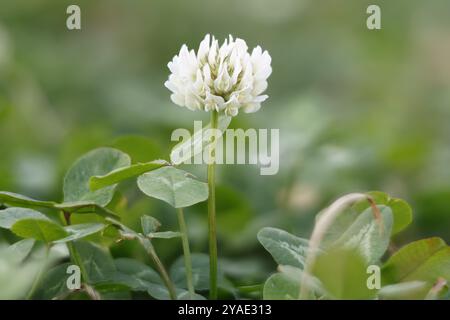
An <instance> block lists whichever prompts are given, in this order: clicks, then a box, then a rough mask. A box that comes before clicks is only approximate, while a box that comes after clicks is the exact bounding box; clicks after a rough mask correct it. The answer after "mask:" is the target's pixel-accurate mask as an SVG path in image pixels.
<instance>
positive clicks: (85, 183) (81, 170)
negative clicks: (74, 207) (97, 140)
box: [63, 148, 131, 206]
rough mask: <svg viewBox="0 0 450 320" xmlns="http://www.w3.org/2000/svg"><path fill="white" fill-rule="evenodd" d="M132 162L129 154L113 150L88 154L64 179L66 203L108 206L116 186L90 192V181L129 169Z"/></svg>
mask: <svg viewBox="0 0 450 320" xmlns="http://www.w3.org/2000/svg"><path fill="white" fill-rule="evenodd" d="M130 162H131V160H130V157H129V156H128V155H127V154H125V153H123V152H122V151H120V150H117V149H113V148H99V149H95V150H92V151H90V152H88V153H87V154H85V155H84V156H82V157H81V158H79V159H78V160H77V161H76V162H75V163H74V164H73V166H72V167H71V168H70V169H69V171H68V172H67V174H66V176H65V178H64V187H63V191H64V202H79V201H83V202H92V203H95V204H97V205H99V206H106V205H107V204H108V203H109V202H110V201H111V199H112V197H113V194H114V189H115V185H112V186H109V187H106V188H103V189H101V190H97V191H90V189H89V179H90V178H91V177H92V176H99V175H105V174H107V173H109V172H111V171H113V170H115V169H118V168H121V167H127V166H129V165H130Z"/></svg>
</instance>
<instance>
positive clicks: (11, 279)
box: [0, 246, 46, 300]
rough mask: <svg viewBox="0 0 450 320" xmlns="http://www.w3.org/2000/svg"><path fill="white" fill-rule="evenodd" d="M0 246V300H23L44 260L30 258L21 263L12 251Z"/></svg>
mask: <svg viewBox="0 0 450 320" xmlns="http://www.w3.org/2000/svg"><path fill="white" fill-rule="evenodd" d="M9 249H10V248H8V247H6V246H0V265H1V268H2V271H1V272H0V300H7V299H23V298H25V296H26V294H27V293H28V291H29V290H30V288H31V286H32V283H33V281H34V279H35V277H36V276H37V274H38V273H39V270H41V268H43V267H44V265H45V263H46V261H45V259H40V258H37V257H31V259H27V260H26V261H24V262H22V261H21V260H20V259H19V257H17V256H16V255H15V253H14V252H12V250H9Z"/></svg>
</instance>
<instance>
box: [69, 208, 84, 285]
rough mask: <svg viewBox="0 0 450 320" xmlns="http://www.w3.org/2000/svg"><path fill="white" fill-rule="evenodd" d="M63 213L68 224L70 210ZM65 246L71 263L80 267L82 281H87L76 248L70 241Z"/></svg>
mask: <svg viewBox="0 0 450 320" xmlns="http://www.w3.org/2000/svg"><path fill="white" fill-rule="evenodd" d="M63 214H64V220H65V222H66V225H68V226H69V225H70V224H71V221H70V216H71V214H70V212H67V211H63ZM67 248H68V249H69V254H70V259H71V260H72V263H73V264H75V265H77V266H78V267H79V268H80V272H81V278H82V280H83V281H82V282H84V283H89V276H88V273H87V271H86V268H85V267H84V264H83V261H81V257H80V255H79V254H78V251H77V249H75V246H74V245H73V243H72V242H70V241H69V242H67Z"/></svg>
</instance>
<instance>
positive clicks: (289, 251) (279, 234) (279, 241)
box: [258, 228, 308, 269]
mask: <svg viewBox="0 0 450 320" xmlns="http://www.w3.org/2000/svg"><path fill="white" fill-rule="evenodd" d="M258 240H259V242H260V243H261V244H262V246H263V247H264V248H265V249H266V250H267V251H269V253H270V254H271V255H272V257H273V258H274V260H275V261H276V263H278V264H279V265H289V266H294V267H298V268H301V269H303V266H304V264H305V257H306V252H307V250H308V240H305V239H302V238H299V237H296V236H294V235H292V234H290V233H289V232H286V231H284V230H281V229H276V228H263V229H261V230H260V231H259V232H258Z"/></svg>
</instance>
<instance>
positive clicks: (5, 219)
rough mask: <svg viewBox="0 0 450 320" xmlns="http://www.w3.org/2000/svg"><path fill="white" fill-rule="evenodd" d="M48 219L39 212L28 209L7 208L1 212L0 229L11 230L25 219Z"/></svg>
mask: <svg viewBox="0 0 450 320" xmlns="http://www.w3.org/2000/svg"><path fill="white" fill-rule="evenodd" d="M30 218H34V219H42V220H45V219H48V218H47V217H46V216H45V215H43V214H42V213H40V212H39V211H35V210H31V209H26V208H7V209H4V210H0V227H1V228H5V229H11V227H12V226H13V225H14V224H15V223H16V222H17V221H20V220H23V219H30Z"/></svg>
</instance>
